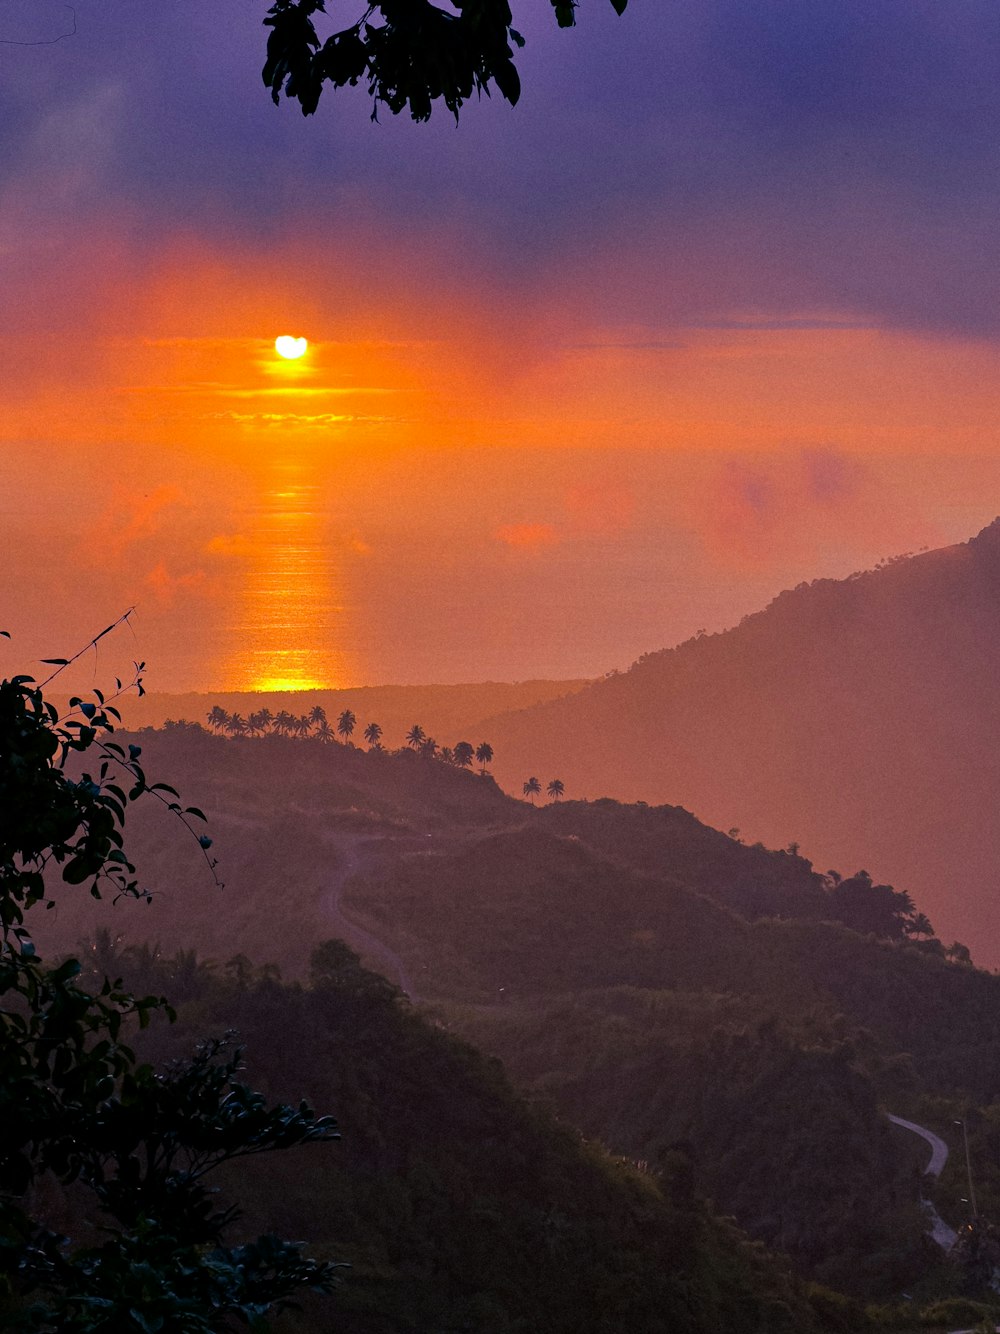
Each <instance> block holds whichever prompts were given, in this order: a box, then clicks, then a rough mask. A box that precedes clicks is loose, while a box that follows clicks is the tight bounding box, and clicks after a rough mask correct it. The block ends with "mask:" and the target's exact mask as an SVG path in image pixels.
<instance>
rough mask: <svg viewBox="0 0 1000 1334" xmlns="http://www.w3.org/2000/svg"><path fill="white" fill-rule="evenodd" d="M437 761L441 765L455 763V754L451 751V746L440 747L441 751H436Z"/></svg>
mask: <svg viewBox="0 0 1000 1334" xmlns="http://www.w3.org/2000/svg"><path fill="white" fill-rule="evenodd" d="M438 759H439V760H440V761H441V762H442V764H456V763H457V761H456V759H455V752H454V751H453V750H452V748H451V746H442V747H441V749H440V750H439V751H438Z"/></svg>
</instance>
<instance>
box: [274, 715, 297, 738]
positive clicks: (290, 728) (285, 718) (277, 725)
mask: <svg viewBox="0 0 1000 1334" xmlns="http://www.w3.org/2000/svg"><path fill="white" fill-rule="evenodd" d="M272 728H273V730H274V731H275V732H277V733H279V735H281V736H291V734H292V732H294V730H295V719H294V717H293V716H292V715H291V714H290V713H289V712H288V710H287V709H282V710H281V711H280V713H279V714H278V716H277V718H275V720H274V723H273V724H272Z"/></svg>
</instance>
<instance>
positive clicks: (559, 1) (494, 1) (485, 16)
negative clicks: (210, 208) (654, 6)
mask: <svg viewBox="0 0 1000 1334" xmlns="http://www.w3.org/2000/svg"><path fill="white" fill-rule="evenodd" d="M550 3H551V5H552V8H553V10H554V11H555V17H556V21H557V22H558V24H559V26H560V27H561V28H571V27H572V26H573V25H574V22H575V13H574V11H575V10H576V7H577V5H576V0H550ZM627 4H628V0H611V5H612V7H613V8H614V10H615V11H616V13H618V14H623V13H624V12H625V8H626V5H627ZM359 8H360V6H359ZM455 9H456V10H457V11H458V12H457V13H454V12H450V11H448V10H445V9H441V8H439V7H438V6H437V5H434V4H431V3H430V2H429V0H374V3H372V4H370V5H368V7H367V8H366V9H365V11H364V13H362V14H361V15H360V16H359V17H358V19H357V20H356V21H355V22H354V23H352V24H351V25H350V27H347V28H340V29H338V30H337V31H335V32H333V33H331V34H330V36H328V37H327V38H326V40H325V41H322V42H321V41H320V38H319V36H318V34H317V32H316V27H315V24H314V22H313V19H314V18H315V16H316V14H317V13H321V14H322V13H325V12H326V9H325V4H324V0H275V2H274V4H272V6H271V8H270V9H269V10H268V13H267V17H266V18H265V20H264V23H265V25H266V26H267V27H269V28H270V29H271V32H270V36H269V37H268V41H267V61H266V63H265V65H264V69H263V71H262V77H263V80H264V84H265V86H266V87H267V88H269V89H270V90H271V96H272V98H273V100H274V102H275V104H277V103H278V102H279V101H280V99H281V94H282V93H284V94H285V96H286V97H289V98H292V99H293V100H294V101H297V102H298V103H299V105H300V107H301V108H302V114H303V115H305V116H308V115H311V114H312V113H313V112H314V111H315V110H316V108H317V106H318V105H319V99H320V96H321V94H322V92H323V88H324V86H325V85H327V84H329V85H330V86H331V87H333V88H343V87H345V86H346V85H350V86H351V87H356V86H357V85H358V84H362V83H363V84H364V85H365V86H366V87H367V89H368V92H369V94H370V96H371V99H372V104H373V105H372V119H373V120H377V119H378V110H379V107H380V106H386V107H388V108H389V110H390V111H391V112H392V114H393V115H398V114H399V112H401V111H403V110H405V109H406V108H409V111H410V115H411V116H412V117H413V119H414V120H416V121H424V120H429V119H430V115H431V108H432V105H433V103H434V102H435V101H438V100H441V101H443V102H444V104H445V106H446V107H447V108H448V110H449V111H450V112H451V113H452V115H453V116H454V117H455V119H456V121H457V120H458V113H459V110H460V108H461V107H462V106H463V104H464V103H465V102H466V101H467V100H468V99H469V98H470V97H471V96H472V95H473V93H475V94H476V95H477V96H479V97H481V96H482V95H483V93H485V94H486V95H487V96H489V95H490V90H491V86H493V87H496V89H497V91H498V92H499V93H500V94H501V96H502V97H504V98H506V100H507V101H508V102H510V103H511V105H513V104H514V103H516V102H517V100H518V98H519V97H520V94H521V81H520V78H519V76H518V72H517V67H516V66H515V64H514V49H515V48H519V47H523V46H524V38H523V37H522V36H521V34H520V33H519V32H518V31H517V29H516V28H515V27H514V26H513V15H512V13H511V9H510V5H509V3H508V0H455ZM379 20H381V21H379Z"/></svg>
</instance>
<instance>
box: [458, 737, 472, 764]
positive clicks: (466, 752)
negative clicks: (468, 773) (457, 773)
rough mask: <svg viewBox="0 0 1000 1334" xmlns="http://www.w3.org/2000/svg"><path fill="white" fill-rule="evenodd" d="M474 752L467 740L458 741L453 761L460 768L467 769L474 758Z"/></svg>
mask: <svg viewBox="0 0 1000 1334" xmlns="http://www.w3.org/2000/svg"><path fill="white" fill-rule="evenodd" d="M475 755H476V752H475V751H474V750H473V749H472V746H471V745H470V743H469V742H468V741H460V742H459V743H458V745H457V746H456V747H455V763H456V764H457V765H458V767H459V768H460V769H468V767H469V765H470V764H471V763H472V761H473V760H474V759H475Z"/></svg>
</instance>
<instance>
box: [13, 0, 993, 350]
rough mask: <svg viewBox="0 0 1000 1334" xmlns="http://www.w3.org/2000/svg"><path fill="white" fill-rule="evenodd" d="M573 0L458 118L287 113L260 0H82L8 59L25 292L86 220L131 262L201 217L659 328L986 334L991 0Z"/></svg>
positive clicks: (346, 99)
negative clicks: (648, 0)
mask: <svg viewBox="0 0 1000 1334" xmlns="http://www.w3.org/2000/svg"><path fill="white" fill-rule="evenodd" d="M520 8H527V9H529V10H530V8H531V7H530V6H526V3H525V0H522V4H521V5H520V6H515V11H518V10H519V9H520ZM608 8H610V7H608ZM543 9H547V7H543ZM590 9H591V10H592V11H593V12H588V14H587V22H586V23H581V25H580V27H579V28H578V29H577V30H576V31H574V32H572V33H568V34H567V33H561V32H559V31H558V30H557V29H556V26H555V24H554V22H552V21H551V16H550V15H549V14H548V13H547V12H545V13H543V14H541V15H539V18H538V21H537V22H536V23H532V22H531V21H530V15H528V14H520V13H518V12H516V13H515V17H516V20H517V21H518V22H519V23H524V26H525V27H526V28H527V30H528V33H529V43H528V47H527V49H526V51H525V53H524V56H523V58H522V74H523V84H524V91H523V95H522V99H521V102H520V104H519V106H518V107H517V108H516V109H511V108H509V107H507V106H506V105H505V104H503V103H502V102H501V101H500V100H499V99H492V100H484V102H483V103H482V104H471V103H470V105H469V106H468V108H467V109H466V112H465V113H464V115H463V120H462V123H461V125H460V127H459V128H458V130H456V129H455V128H454V126H453V125H452V124H450V123H449V121H448V118H447V115H446V114H442V113H441V112H440V111H439V112H435V116H434V119H433V120H432V122H431V123H430V124H429V125H427V126H414V125H412V124H410V123H409V122H407V121H406V120H405V119H399V120H395V119H393V118H391V117H388V116H385V117H384V118H383V123H382V124H381V125H378V126H372V125H370V124H369V122H368V119H367V107H366V103H365V99H364V96H363V94H362V93H361V92H360V90H357V91H353V92H351V91H344V92H340V93H327V94H326V95H325V96H324V99H323V102H322V103H321V106H320V111H319V114H318V115H317V116H316V117H314V118H310V119H309V120H307V121H306V120H303V118H302V117H301V115H299V114H298V112H297V110H296V108H295V107H294V106H290V105H282V107H280V108H278V109H276V108H275V107H273V106H272V105H271V104H270V102H269V100H268V98H267V95H266V92H265V90H264V89H263V88H262V87H261V85H260V80H259V77H258V76H257V70H258V69H259V67H260V65H261V63H262V60H263V51H264V38H265V32H264V30H263V28H262V27H261V25H260V21H259V14H257V13H255V12H254V11H253V10H252V9H248V8H247V7H246V6H245V5H242V4H237V3H235V0H232V2H231V3H224V2H222V0H220V2H219V3H216V4H213V5H211V6H207V7H206V6H204V5H203V4H200V3H194V2H193V0H176V3H172V4H170V5H161V6H153V7H151V8H149V7H141V8H140V7H129V6H124V7H123V6H104V5H88V6H86V7H85V8H80V10H79V15H78V31H77V34H76V35H75V36H74V37H73V38H72V40H67V41H63V42H60V43H58V44H57V45H55V46H52V47H46V48H45V64H44V67H40V66H39V64H38V62H37V61H34V62H31V63H30V64H29V63H28V62H27V61H21V60H19V61H18V62H16V63H15V65H14V67H13V69H12V71H11V74H10V77H9V79H8V80H6V81H5V95H6V104H5V117H4V120H3V124H2V127H0V156H2V157H3V158H4V160H5V161H6V162H8V164H9V165H8V173H7V179H8V180H9V181H10V182H11V185H10V191H11V199H12V200H14V202H17V201H20V202H19V203H18V205H17V235H18V236H20V237H21V238H22V242H21V249H19V251H18V255H19V263H21V264H22V266H23V267H25V268H26V269H28V270H31V272H30V273H29V275H28V276H29V277H30V279H31V281H32V282H33V283H35V284H36V285H37V282H38V280H39V279H40V278H41V277H43V276H44V274H45V273H46V272H53V271H54V270H55V269H63V270H64V273H67V274H70V275H71V274H72V272H73V270H74V269H75V268H78V267H79V265H80V263H81V262H83V261H82V259H81V258H80V257H78V256H77V257H74V256H72V255H70V254H69V253H68V251H69V250H72V246H70V247H69V248H68V249H67V245H66V238H67V237H70V236H72V235H74V234H78V232H79V230H80V229H81V227H82V226H83V224H84V223H86V224H88V225H89V226H94V227H96V226H98V225H99V226H100V227H101V228H102V230H103V231H104V233H105V234H107V232H108V229H109V227H113V228H114V230H115V231H116V232H120V233H121V234H122V235H123V236H126V237H127V244H128V248H129V249H130V251H131V252H132V253H133V254H134V255H136V257H137V258H139V259H141V258H142V257H143V256H149V255H155V254H156V253H159V252H160V251H162V250H163V248H164V247H165V246H167V245H169V244H172V243H173V242H175V241H176V239H177V238H178V237H179V236H182V235H195V234H196V235H198V236H199V237H201V238H202V239H203V240H204V241H205V242H206V243H210V244H213V245H215V246H217V247H218V248H219V249H220V250H222V251H224V252H225V253H227V254H229V255H231V256H233V257H234V259H236V260H237V262H238V259H239V256H240V255H242V254H244V253H246V252H247V251H252V250H254V249H255V248H269V249H274V248H275V247H278V246H282V247H284V246H287V245H288V244H289V243H291V242H294V243H295V244H297V245H300V246H302V247H303V248H304V249H305V250H310V249H311V251H312V254H313V256H314V259H315V261H318V260H319V259H320V257H321V256H322V255H323V253H324V250H325V248H326V247H327V245H328V244H329V242H330V241H331V239H332V240H333V241H334V242H335V243H337V244H344V245H346V246H347V247H349V248H350V249H351V250H352V252H353V255H354V259H355V263H354V265H353V268H350V266H349V268H350V276H349V277H348V278H347V279H345V280H344V281H349V282H350V283H351V284H353V285H355V286H356V287H363V286H364V285H365V283H366V282H367V283H368V284H369V285H370V284H371V282H372V279H371V274H372V272H373V265H374V263H377V264H378V266H379V268H380V269H382V270H385V269H386V266H387V265H388V269H389V271H390V272H389V273H388V275H386V273H384V272H383V273H382V274H380V277H381V279H382V281H383V283H384V282H386V281H388V282H391V283H394V282H407V281H412V282H413V285H414V286H423V287H424V288H425V290H429V289H430V288H431V287H432V286H433V282H432V279H433V280H434V281H437V282H438V283H441V282H445V283H448V284H453V285H454V288H455V289H456V290H457V289H460V288H463V287H474V288H476V289H477V290H478V291H480V292H483V293H488V294H489V297H490V301H489V302H488V304H489V308H490V310H491V318H497V312H498V311H502V313H503V318H504V319H508V320H509V319H514V318H522V319H525V316H527V315H528V312H529V311H534V312H537V311H538V309H539V308H540V307H542V306H544V305H545V304H547V303H551V302H552V300H553V299H554V298H556V297H558V298H561V299H563V300H573V301H575V302H577V303H578V304H580V305H581V306H587V305H595V306H596V305H600V306H602V307H613V308H614V310H615V313H616V315H618V316H620V318H621V319H622V322H629V321H630V320H632V319H634V318H638V317H643V318H644V319H645V320H646V321H647V322H651V320H652V319H653V317H654V316H655V317H656V318H658V319H659V320H660V322H661V323H663V324H665V325H669V324H670V323H671V321H673V322H674V327H677V326H679V325H680V324H682V323H684V322H687V323H688V324H689V325H690V324H693V325H695V326H697V325H699V323H701V322H704V323H706V324H707V325H709V326H710V327H726V326H725V325H724V324H719V323H718V322H719V321H725V320H727V319H730V320H735V321H737V323H740V322H741V320H740V312H747V311H749V312H753V319H752V320H751V321H750V322H751V323H752V324H753V325H754V327H764V328H793V329H794V328H800V327H802V328H805V327H813V324H812V323H811V322H810V320H809V317H808V314H804V312H815V311H821V312H823V319H824V320H825V321H827V323H826V324H824V325H823V326H822V327H830V323H829V322H834V323H836V322H837V321H840V322H841V323H848V324H850V323H853V322H862V323H864V322H871V323H875V324H877V325H879V326H903V327H908V328H921V329H933V330H936V331H941V332H946V333H949V334H953V333H956V332H958V333H962V334H965V335H971V336H977V337H978V336H987V337H995V336H996V335H997V334H998V332H1000V307H998V305H997V303H996V301H995V299H994V295H993V293H994V283H993V267H994V262H993V255H994V254H995V250H996V218H997V214H998V204H1000V171H998V162H997V156H996V151H995V133H994V127H995V125H996V122H997V119H998V116H1000V81H998V80H997V79H996V69H997V68H998V66H1000V29H998V26H997V24H996V8H995V0H963V4H962V6H961V20H960V21H959V20H958V19H956V16H955V11H954V8H953V7H952V6H946V5H936V6H935V5H930V4H914V3H912V0H883V3H881V4H880V7H879V11H878V21H877V22H874V21H873V20H872V9H871V0H811V3H809V4H802V3H801V0H759V2H757V3H753V4H747V2H746V0H677V2H676V3H674V4H671V5H648V6H630V8H629V11H628V12H627V13H626V14H625V15H624V17H622V18H621V19H619V18H617V17H616V16H615V15H614V14H613V13H608V14H603V13H602V12H601V9H602V7H601V6H600V5H599V4H597V3H595V4H594V5H593V6H591V7H590ZM63 12H64V11H62V10H61V6H60V13H63ZM526 19H527V20H528V22H527V23H525V22H524V21H525V20H526ZM179 69H183V71H184V81H183V86H181V85H180V84H179V83H178V81H177V75H176V71H177V70H179ZM40 84H41V87H39V85H40ZM624 88H627V89H628V96H623V89H624ZM209 127H210V128H209ZM53 164H55V168H56V169H54V167H53ZM262 182H266V187H267V188H266V189H262V188H261V183H262ZM15 192H16V199H15ZM33 220H34V223H35V224H37V225H36V226H33V225H32V221H33ZM25 238H26V239H25ZM12 244H13V241H12ZM64 252H66V253H64ZM393 252H395V255H398V256H399V261H400V262H399V264H398V265H397V261H396V258H395V257H394V255H393ZM88 262H93V261H92V260H91V261H88ZM316 282H317V283H319V284H325V283H326V279H325V278H324V276H323V274H322V272H321V266H320V270H319V271H317V274H316ZM326 290H327V293H328V295H329V297H330V299H331V300H336V299H337V298H338V297H339V296H340V295H341V284H336V283H334V284H333V285H330V286H329V287H328V288H327V289H326ZM431 308H432V303H430V302H427V303H426V309H427V310H428V312H430V310H431ZM516 311H520V312H521V315H520V316H517V315H514V314H512V313H511V312H516ZM291 313H293V314H294V311H293V312H291ZM713 321H714V322H716V323H715V324H714V325H713ZM800 321H801V323H799V322H800ZM525 322H526V323H527V324H529V325H530V323H531V319H530V318H527V319H526V320H525ZM743 323H745V321H744V322H743ZM177 332H178V333H182V332H183V331H182V330H178V331H177Z"/></svg>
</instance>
